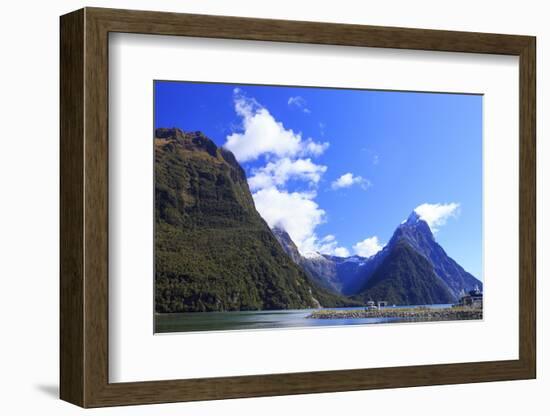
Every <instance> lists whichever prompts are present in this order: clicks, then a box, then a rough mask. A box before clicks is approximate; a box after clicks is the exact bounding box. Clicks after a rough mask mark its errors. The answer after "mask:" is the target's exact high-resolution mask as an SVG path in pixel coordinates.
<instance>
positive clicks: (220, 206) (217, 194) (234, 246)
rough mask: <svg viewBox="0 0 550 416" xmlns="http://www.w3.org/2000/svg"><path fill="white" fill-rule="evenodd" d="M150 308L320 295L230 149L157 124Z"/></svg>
mask: <svg viewBox="0 0 550 416" xmlns="http://www.w3.org/2000/svg"><path fill="white" fill-rule="evenodd" d="M155 296H156V310H157V312H194V311H231V310H259V309H261V310H272V309H299V308H311V307H318V306H319V301H318V298H323V299H324V300H327V299H326V298H327V296H328V295H327V294H326V293H325V292H323V291H320V290H319V289H318V288H317V287H316V286H315V285H314V284H312V283H311V282H310V281H309V279H308V277H307V275H306V274H305V273H304V272H303V270H302V269H301V268H300V267H299V266H298V265H296V264H295V263H294V262H293V261H292V259H291V258H290V257H289V256H288V255H287V254H286V253H285V252H284V251H283V249H282V248H281V246H280V244H279V243H278V242H277V240H276V239H275V237H274V236H273V234H272V232H271V230H270V229H269V227H268V226H267V224H266V223H265V222H264V221H263V219H262V218H261V217H260V215H259V214H258V212H257V211H256V209H255V207H254V202H253V199H252V195H251V194H250V191H249V188H248V184H247V182H246V176H245V173H244V171H243V169H242V168H241V167H240V166H239V164H238V163H237V161H236V160H235V158H234V156H233V154H232V153H231V152H229V151H227V150H225V149H222V148H218V147H217V146H216V145H215V143H213V142H212V141H211V140H209V139H208V138H207V137H205V136H204V135H203V134H201V133H199V132H196V133H184V132H182V131H181V130H178V129H157V131H156V137H155Z"/></svg>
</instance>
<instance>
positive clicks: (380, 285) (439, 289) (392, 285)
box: [355, 240, 455, 305]
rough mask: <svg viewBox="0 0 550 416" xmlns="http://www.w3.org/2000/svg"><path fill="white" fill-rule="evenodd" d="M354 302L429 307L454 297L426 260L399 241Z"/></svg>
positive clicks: (389, 251) (405, 243)
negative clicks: (382, 301)
mask: <svg viewBox="0 0 550 416" xmlns="http://www.w3.org/2000/svg"><path fill="white" fill-rule="evenodd" d="M355 298H356V299H359V300H361V301H363V302H367V301H369V300H374V301H379V300H384V301H387V302H389V303H390V304H395V305H429V304H436V303H452V302H454V301H455V297H454V296H453V294H452V293H451V292H450V290H449V288H448V287H447V285H446V284H445V283H444V282H443V281H442V280H441V279H440V278H439V277H438V276H437V275H436V274H435V272H434V269H433V267H432V265H431V264H430V262H429V261H428V260H427V259H426V257H424V256H423V255H421V254H420V253H418V252H417V251H416V250H415V249H414V248H412V246H411V245H409V243H408V242H406V241H405V240H399V241H398V242H397V243H396V244H394V245H392V246H391V247H390V248H389V250H388V252H387V254H386V255H385V256H384V259H383V260H382V261H381V263H380V265H379V266H378V267H377V268H376V270H375V271H374V272H373V273H372V275H371V277H370V279H369V280H368V281H367V283H366V284H365V286H364V287H363V288H362V290H361V291H360V293H358V294H357V295H355Z"/></svg>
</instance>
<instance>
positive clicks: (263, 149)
mask: <svg viewBox="0 0 550 416" xmlns="http://www.w3.org/2000/svg"><path fill="white" fill-rule="evenodd" d="M233 99H234V105H235V112H236V113H237V115H238V116H239V117H240V118H241V119H242V125H241V126H239V128H238V129H236V131H235V132H234V133H233V134H231V135H229V136H227V140H226V143H225V145H224V146H225V147H226V148H227V149H229V150H231V151H232V152H233V153H234V154H235V157H236V158H237V160H239V162H245V163H246V162H250V161H253V160H257V159H258V158H260V157H261V156H263V157H264V158H265V163H263V164H260V166H259V167H258V164H257V163H256V166H255V167H254V168H253V169H252V170H251V171H250V175H249V177H248V184H249V187H250V190H251V191H252V193H253V194H252V196H253V198H254V203H255V205H256V209H257V210H258V212H259V213H260V215H261V216H262V218H263V219H264V220H265V221H266V222H267V224H268V225H269V226H270V227H271V228H273V227H275V226H277V227H280V228H282V229H284V230H286V232H287V233H288V234H289V235H290V237H291V238H292V240H293V241H294V243H295V244H296V246H297V247H298V250H299V251H300V253H302V255H307V254H308V253H311V252H319V253H323V254H331V255H337V256H342V257H347V256H349V250H348V249H347V248H345V247H340V246H339V245H338V241H337V240H336V238H335V237H334V236H333V235H327V236H325V237H319V236H318V235H317V234H316V232H315V230H316V228H317V226H318V225H320V224H322V223H323V222H325V220H326V214H325V211H324V210H323V209H322V208H321V207H319V205H318V204H317V202H316V201H315V198H316V196H317V194H316V192H315V189H316V186H317V184H318V183H319V182H320V181H321V179H322V176H323V174H324V173H325V172H326V171H327V167H326V166H323V165H320V164H316V163H315V162H314V161H313V160H312V159H313V158H315V157H318V156H320V155H321V154H323V153H324V152H325V151H326V150H327V148H328V147H329V143H328V142H325V143H320V142H316V141H314V140H313V139H312V138H307V139H303V138H302V135H301V133H295V132H294V131H293V130H291V129H286V128H285V127H284V126H283V124H282V123H281V122H279V121H277V120H276V119H275V118H274V117H273V116H272V115H271V113H270V112H269V111H268V109H267V108H265V107H263V106H262V105H261V104H259V103H258V102H257V101H256V100H255V99H254V98H249V97H247V96H245V95H244V93H243V91H242V90H240V89H238V88H236V89H235V90H234V91H233ZM288 105H289V106H295V107H298V108H300V109H302V110H303V111H306V112H307V111H309V110H307V107H306V102H305V100H303V98H302V97H299V96H297V97H291V98H290V99H289V101H288ZM323 128H324V126H323ZM361 179H362V178H361ZM291 180H297V181H303V182H305V183H307V185H308V191H299V192H291V191H290V190H289V189H288V188H287V185H288V182H289V181H291ZM355 180H357V178H356V179H355Z"/></svg>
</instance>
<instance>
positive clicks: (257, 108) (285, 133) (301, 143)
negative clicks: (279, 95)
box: [224, 88, 328, 162]
mask: <svg viewBox="0 0 550 416" xmlns="http://www.w3.org/2000/svg"><path fill="white" fill-rule="evenodd" d="M233 98H234V104H235V112H236V113H237V115H238V116H240V117H241V118H242V132H234V133H232V134H230V135H229V136H227V138H226V142H225V145H224V146H225V147H226V148H227V149H229V150H231V151H232V152H233V154H234V155H235V157H236V158H237V160H238V161H239V162H246V161H250V160H255V159H257V158H258V157H259V156H261V155H275V156H277V157H296V156H306V155H308V154H309V155H312V156H318V155H320V154H321V153H323V152H324V151H325V150H326V148H327V147H328V143H316V142H314V141H313V139H311V138H308V139H307V140H302V134H301V133H295V132H294V131H293V130H292V129H286V128H285V127H284V125H283V123H281V122H279V121H277V120H275V118H274V117H273V116H272V115H271V113H270V112H269V111H268V110H267V109H266V108H265V107H263V106H262V105H260V104H259V103H258V102H257V101H256V100H255V99H253V98H249V97H247V96H245V95H244V94H243V92H242V91H241V90H240V89H239V88H235V89H234V90H233Z"/></svg>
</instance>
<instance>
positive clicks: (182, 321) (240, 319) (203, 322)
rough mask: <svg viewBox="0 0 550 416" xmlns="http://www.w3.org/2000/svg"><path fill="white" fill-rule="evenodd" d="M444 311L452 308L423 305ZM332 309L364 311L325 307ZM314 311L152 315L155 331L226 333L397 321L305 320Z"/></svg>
mask: <svg viewBox="0 0 550 416" xmlns="http://www.w3.org/2000/svg"><path fill="white" fill-rule="evenodd" d="M425 306H430V307H432V308H446V307H450V306H451V305H425ZM328 309H331V310H336V309H339V310H353V309H358V310H364V309H365V307H364V306H361V307H356V308H328ZM314 310H315V309H296V310H282V311H245V312H191V313H171V314H156V315H155V332H157V333H159V332H189V331H226V330H232V329H265V328H296V327H302V328H303V327H315V326H337V325H365V324H379V323H387V322H399V321H400V319H399V318H354V319H307V318H306V317H307V316H308V315H310V314H311V312H313V311H314Z"/></svg>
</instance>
